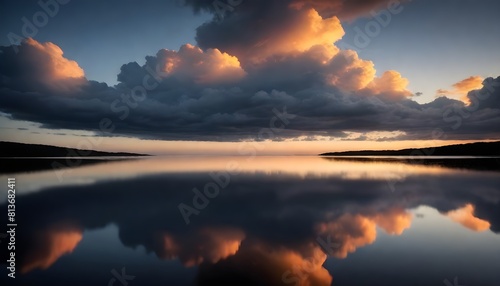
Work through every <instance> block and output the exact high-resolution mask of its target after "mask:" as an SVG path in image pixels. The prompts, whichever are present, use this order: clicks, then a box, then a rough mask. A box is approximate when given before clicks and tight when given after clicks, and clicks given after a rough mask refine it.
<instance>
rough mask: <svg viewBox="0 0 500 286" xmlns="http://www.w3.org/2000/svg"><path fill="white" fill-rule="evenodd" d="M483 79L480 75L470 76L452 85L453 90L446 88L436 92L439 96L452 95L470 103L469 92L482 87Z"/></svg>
mask: <svg viewBox="0 0 500 286" xmlns="http://www.w3.org/2000/svg"><path fill="white" fill-rule="evenodd" d="M483 81H484V79H483V78H482V77H480V76H477V75H476V76H470V77H468V78H466V79H464V80H461V81H459V82H457V83H455V84H453V85H452V87H453V89H452V90H446V89H438V90H437V91H436V94H437V95H438V96H443V95H445V96H450V97H452V98H456V99H458V100H461V101H463V102H465V103H466V104H469V103H470V101H469V98H468V97H467V94H468V93H469V92H470V91H472V90H477V89H480V88H481V87H482V86H483Z"/></svg>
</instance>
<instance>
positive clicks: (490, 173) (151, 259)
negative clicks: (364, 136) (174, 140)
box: [0, 157, 500, 286]
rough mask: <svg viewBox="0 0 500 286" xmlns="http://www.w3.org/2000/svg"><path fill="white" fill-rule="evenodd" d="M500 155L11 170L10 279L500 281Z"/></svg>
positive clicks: (474, 285) (471, 285)
mask: <svg viewBox="0 0 500 286" xmlns="http://www.w3.org/2000/svg"><path fill="white" fill-rule="evenodd" d="M468 160H472V159H470V158H469V159H468ZM492 160H493V161H490V162H488V164H489V165H488V166H493V167H492V168H491V169H490V170H484V169H485V168H477V166H479V165H483V164H482V163H481V164H478V163H474V162H472V161H469V162H468V164H465V165H463V166H461V165H460V163H459V162H460V161H455V162H454V163H453V164H440V163H442V162H439V161H437V162H434V163H431V164H422V162H419V164H407V163H404V162H400V161H377V160H361V161H359V160H354V159H353V160H349V159H345V158H342V159H341V158H338V159H335V158H318V157H257V158H254V159H253V160H248V158H245V157H197V158H193V157H169V158H161V157H157V158H147V159H137V160H125V161H110V162H98V163H94V164H86V165H83V166H80V167H76V168H71V169H64V170H57V172H56V171H54V170H45V171H37V172H31V173H17V174H9V175H0V182H2V186H1V189H2V194H5V193H6V192H5V190H6V186H5V185H6V182H7V177H15V178H16V183H17V186H16V187H17V198H16V212H17V213H16V218H17V223H18V227H17V233H16V267H17V273H16V279H15V280H14V279H11V278H8V277H7V273H8V271H7V269H6V267H5V266H6V265H5V261H6V257H7V251H6V248H7V244H6V243H7V241H6V238H4V237H0V240H2V242H1V243H0V248H1V254H2V262H3V267H2V269H1V271H0V274H1V278H0V283H1V285H86V286H88V285H103V286H105V285H115V286H120V285H129V286H135V285H137V286H148V285H163V286H164V285H174V286H177V285H178V286H182V285H370V286H373V285H389V286H390V285H398V286H400V285H405V286H408V285H446V286H448V285H453V286H458V285H467V286H479V285H492V286H497V285H500V271H499V265H500V176H499V175H500V172H498V169H499V168H498V166H496V168H495V166H494V165H495V162H496V163H500V162H499V161H498V160H497V159H492ZM27 162H28V161H27ZM478 162H479V161H478ZM448 163H449V162H448ZM498 165H500V164H498ZM444 166H446V167H444ZM471 166H472V167H471ZM474 166H476V167H474ZM486 169H489V168H486ZM204 193H205V194H204ZM0 210H1V214H2V217H7V216H6V214H7V210H6V198H5V195H3V196H2V198H1V199H0ZM1 227H2V229H3V228H4V227H5V219H4V220H3V223H2V225H1ZM3 233H5V231H4V232H3ZM6 282H7V283H6Z"/></svg>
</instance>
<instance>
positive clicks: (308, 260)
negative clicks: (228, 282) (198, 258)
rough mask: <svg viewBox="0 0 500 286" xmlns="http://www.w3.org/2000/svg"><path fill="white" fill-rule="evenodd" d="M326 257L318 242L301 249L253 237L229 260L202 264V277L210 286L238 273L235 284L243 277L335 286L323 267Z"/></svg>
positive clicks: (269, 282)
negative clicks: (332, 285) (274, 244)
mask: <svg viewBox="0 0 500 286" xmlns="http://www.w3.org/2000/svg"><path fill="white" fill-rule="evenodd" d="M326 258H327V256H326V254H324V253H323V251H322V250H321V249H320V247H319V246H318V245H317V244H314V243H311V244H308V245H303V246H302V249H301V250H300V251H299V250H296V249H294V250H292V249H289V248H285V247H276V246H273V245H270V244H269V243H266V242H263V241H260V240H250V241H246V242H245V244H244V245H242V247H241V248H240V250H239V251H238V252H237V253H236V254H235V255H234V256H231V257H229V258H227V260H222V261H220V262H219V263H217V264H215V265H209V264H203V265H201V266H200V268H201V269H200V272H201V273H200V274H199V275H198V279H199V281H210V283H209V284H208V285H219V284H218V283H217V282H218V279H221V277H225V276H227V275H228V274H231V275H233V276H234V275H235V273H238V275H236V278H235V279H236V282H234V281H233V284H234V285H240V284H238V278H240V279H241V282H242V283H244V282H248V281H253V282H254V284H255V285H301V286H327V285H331V283H332V276H331V275H330V273H329V272H328V270H326V269H325V268H324V267H323V263H324V262H325V261H326ZM226 271H228V272H226ZM220 284H222V283H220ZM200 285H205V284H204V283H200Z"/></svg>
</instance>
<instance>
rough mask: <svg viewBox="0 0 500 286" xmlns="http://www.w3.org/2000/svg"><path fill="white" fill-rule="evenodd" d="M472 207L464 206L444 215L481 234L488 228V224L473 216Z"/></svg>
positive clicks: (469, 205)
mask: <svg viewBox="0 0 500 286" xmlns="http://www.w3.org/2000/svg"><path fill="white" fill-rule="evenodd" d="M474 209H475V208H474V206H473V205H471V204H466V205H465V206H464V207H462V208H459V209H457V210H454V211H450V212H448V213H447V214H446V215H447V216H448V217H449V218H451V219H452V220H453V221H455V222H458V223H459V224H461V225H463V226H464V227H466V228H468V229H470V230H473V231H477V232H481V231H485V230H488V229H489V228H490V223H489V222H488V221H486V220H482V219H480V218H477V217H475V216H474Z"/></svg>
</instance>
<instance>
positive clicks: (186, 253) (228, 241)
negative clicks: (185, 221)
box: [156, 228, 245, 266]
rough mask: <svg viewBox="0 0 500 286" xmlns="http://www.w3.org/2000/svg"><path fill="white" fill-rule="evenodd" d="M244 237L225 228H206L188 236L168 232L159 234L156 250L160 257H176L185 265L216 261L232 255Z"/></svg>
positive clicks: (241, 233) (238, 231) (235, 231)
mask: <svg viewBox="0 0 500 286" xmlns="http://www.w3.org/2000/svg"><path fill="white" fill-rule="evenodd" d="M244 238H245V234H244V233H243V232H242V231H240V230H235V229H227V228H206V229H201V230H199V231H198V232H197V233H196V234H192V235H190V236H189V237H177V236H173V235H171V234H168V233H164V234H162V235H160V245H159V248H158V249H157V250H156V253H157V255H158V256H159V257H160V258H162V259H175V258H178V259H179V260H180V261H181V262H182V263H183V264H184V265H186V266H195V265H199V264H200V263H202V262H204V261H205V262H210V263H216V262H218V261H219V260H221V259H225V258H227V257H228V256H231V255H234V254H235V253H236V252H237V251H238V249H239V247H240V244H241V241H242V240H243V239H244Z"/></svg>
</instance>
